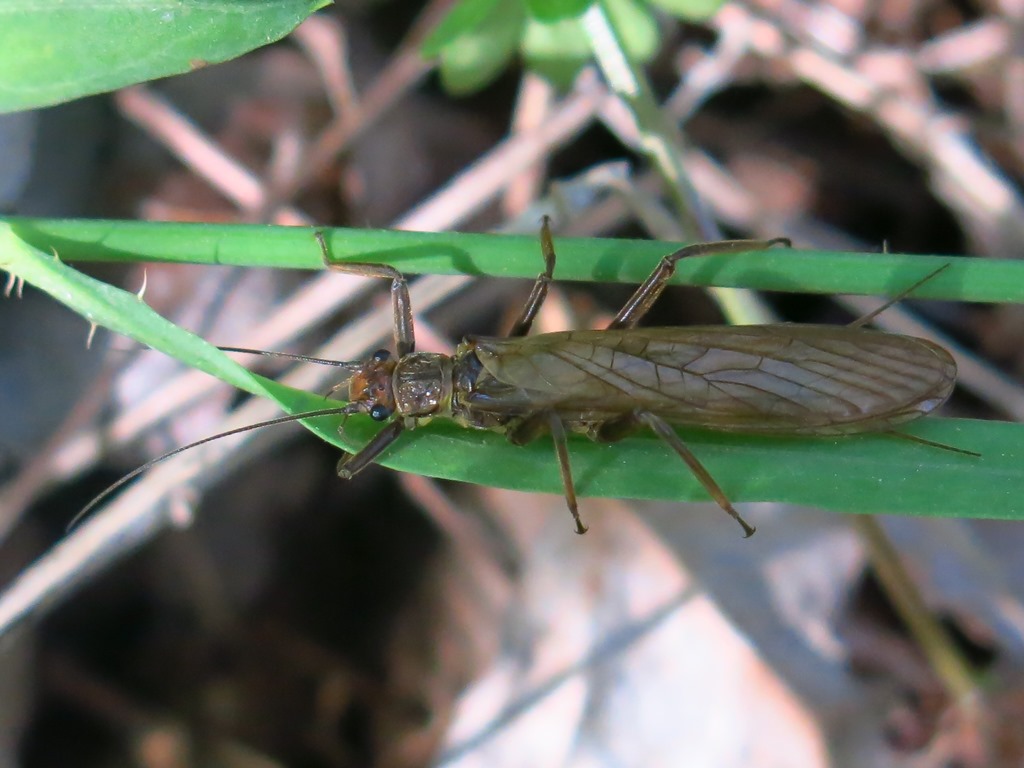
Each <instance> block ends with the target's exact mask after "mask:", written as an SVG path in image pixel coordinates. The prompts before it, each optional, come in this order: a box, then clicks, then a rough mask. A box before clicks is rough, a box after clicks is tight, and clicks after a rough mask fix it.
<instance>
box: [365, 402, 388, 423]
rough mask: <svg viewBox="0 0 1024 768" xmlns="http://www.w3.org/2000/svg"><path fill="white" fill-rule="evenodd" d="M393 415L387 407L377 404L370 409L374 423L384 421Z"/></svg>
mask: <svg viewBox="0 0 1024 768" xmlns="http://www.w3.org/2000/svg"><path fill="white" fill-rule="evenodd" d="M390 415H391V409H390V408H388V407H387V406H386V405H381V404H380V403H377V404H376V405H374V406H373V407H372V408H371V409H370V418H371V419H373V420H374V421H384V420H385V419H387V418H388V417H389V416H390Z"/></svg>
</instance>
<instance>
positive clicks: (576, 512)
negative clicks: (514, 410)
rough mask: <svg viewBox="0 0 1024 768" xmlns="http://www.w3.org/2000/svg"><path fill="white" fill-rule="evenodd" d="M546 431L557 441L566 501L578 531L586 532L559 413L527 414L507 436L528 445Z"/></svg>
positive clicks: (557, 454)
mask: <svg viewBox="0 0 1024 768" xmlns="http://www.w3.org/2000/svg"><path fill="white" fill-rule="evenodd" d="M545 432H550V433H551V438H552V439H553V440H554V442H555V456H556V457H557V458H558V471H559V473H560V474H561V475H562V487H563V488H564V489H565V503H566V504H568V505H569V512H570V513H572V519H573V520H574V521H575V522H576V533H581V534H582V533H586V532H587V526H585V525H584V524H583V519H582V518H581V517H580V509H579V504H578V502H577V501H576V485H575V484H574V483H573V481H572V468H571V467H570V465H569V446H568V444H567V441H566V436H565V426H564V425H563V424H562V420H561V419H560V418H558V414H556V413H554V412H553V411H552V412H544V413H535V414H532V415H530V416H527V417H526V418H525V419H523V420H522V421H520V422H519V423H518V424H516V425H515V426H513V427H512V428H510V429H509V431H508V432H507V433H506V437H507V438H508V441H509V442H510V443H512V444H513V445H526V444H527V443H530V442H533V440H534V439H536V438H538V437H540V436H541V435H542V434H544V433H545Z"/></svg>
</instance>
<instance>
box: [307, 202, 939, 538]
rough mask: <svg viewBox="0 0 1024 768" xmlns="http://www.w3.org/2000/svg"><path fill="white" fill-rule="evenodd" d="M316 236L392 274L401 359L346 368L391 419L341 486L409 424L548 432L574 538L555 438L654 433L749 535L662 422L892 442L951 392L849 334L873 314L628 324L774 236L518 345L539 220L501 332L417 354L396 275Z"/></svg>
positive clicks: (348, 459) (542, 288)
mask: <svg viewBox="0 0 1024 768" xmlns="http://www.w3.org/2000/svg"><path fill="white" fill-rule="evenodd" d="M318 237H319V240H320V244H321V248H322V250H323V253H324V259H325V262H326V263H327V264H328V265H329V266H330V267H331V268H334V269H340V270H343V271H346V272H355V273H357V274H363V275H371V276H381V277H390V278H391V279H392V297H393V299H394V306H395V318H396V320H395V340H396V347H397V349H398V352H399V354H398V356H397V357H392V356H391V355H389V353H388V352H387V351H386V350H380V351H378V352H376V353H375V354H374V355H373V357H372V358H371V359H370V360H368V361H366V362H365V363H362V364H360V363H345V364H343V365H344V366H345V367H347V368H349V370H351V371H352V376H351V377H350V379H349V382H348V384H349V405H347V406H346V407H345V409H344V410H345V412H346V413H357V412H364V413H368V414H370V416H371V417H373V418H374V419H377V420H379V421H388V422H389V423H388V425H387V426H386V427H384V428H383V429H382V430H381V431H380V432H379V433H378V434H377V435H376V437H374V438H373V439H372V440H371V441H370V443H369V444H368V445H367V446H366V447H364V448H363V449H362V450H361V451H359V452H358V453H355V454H352V455H346V456H345V457H344V458H342V460H341V462H340V463H339V465H338V473H339V475H340V476H342V477H345V478H348V477H351V476H352V475H354V474H355V473H356V472H358V471H359V470H361V469H362V468H364V467H365V466H367V465H368V464H370V463H371V462H373V461H374V460H375V459H376V458H377V457H378V456H379V455H380V454H381V452H382V451H383V450H384V449H385V448H387V447H388V445H390V444H391V442H393V441H394V440H395V439H396V438H397V437H398V436H399V434H400V433H401V432H402V431H403V430H404V429H407V428H413V427H415V426H416V425H417V423H418V422H419V421H420V420H421V419H431V418H437V417H442V418H449V419H454V420H455V421H456V422H458V423H460V424H462V425H463V426H466V427H472V428H478V429H491V430H496V431H500V432H503V433H504V434H505V435H506V436H507V437H508V439H509V440H510V441H511V442H513V443H516V444H524V443H527V442H529V441H531V440H533V439H535V438H537V437H540V436H541V435H543V434H548V433H549V434H551V436H552V438H553V440H554V444H555V452H556V456H557V459H558V463H559V468H560V471H561V476H562V481H563V485H564V488H565V496H566V501H567V503H568V505H569V509H570V511H571V512H572V514H573V518H574V520H575V521H576V526H577V532H579V533H584V532H585V531H586V527H585V526H584V525H583V522H582V520H581V519H580V516H579V512H578V508H577V501H576V492H575V488H574V485H573V479H572V472H571V469H570V464H569V452H568V448H567V443H566V431H567V430H569V431H574V432H582V433H584V434H586V435H588V436H589V437H590V438H591V439H593V440H597V441H601V442H613V441H616V440H619V439H621V438H623V437H625V436H626V435H628V434H629V433H631V432H633V431H635V430H637V429H640V428H649V429H651V430H653V431H654V432H655V433H656V434H657V435H658V436H659V437H660V438H662V439H663V440H665V441H666V442H667V443H668V444H669V446H670V447H671V448H672V449H673V450H674V451H675V452H676V453H677V454H678V455H679V456H680V457H681V458H682V459H683V461H684V462H686V464H687V465H688V466H689V468H690V470H691V471H692V472H693V473H694V474H695V475H696V477H697V479H698V480H699V481H700V482H701V484H702V485H703V486H704V488H705V489H706V490H707V491H708V493H709V494H710V495H711V497H712V498H713V499H714V500H715V501H716V502H717V503H718V504H719V506H721V507H722V509H723V510H725V511H726V512H728V513H729V514H730V515H732V516H733V517H734V518H735V519H736V520H737V521H738V522H739V523H740V525H741V526H742V527H743V530H744V532H745V533H746V535H748V536H749V535H750V534H752V533H753V532H754V528H753V527H752V526H750V525H749V524H748V523H747V522H746V521H744V520H743V519H742V518H741V517H740V515H739V514H738V513H737V512H736V510H735V509H734V508H733V506H732V504H731V503H730V502H729V500H728V498H727V497H726V495H725V493H724V492H723V491H722V490H721V488H719V486H718V484H717V483H716V482H715V480H714V479H713V478H712V477H711V475H710V474H709V473H708V471H707V470H706V469H705V468H704V466H703V465H702V464H701V463H700V461H699V460H698V459H697V457H696V456H694V455H693V453H692V452H691V451H690V450H689V448H687V446H686V444H685V443H684V442H683V440H682V439H681V438H680V437H679V435H678V434H677V433H676V432H675V430H673V429H672V427H671V424H678V425H684V426H700V427H704V428H709V429H713V430H719V431H725V432H742V433H749V434H774V435H847V434H855V433H863V432H889V431H891V430H892V429H893V427H895V426H898V425H900V424H903V423H905V422H907V421H910V420H912V419H916V418H919V417H921V416H924V415H925V414H927V413H930V412H931V411H933V410H934V409H935V408H937V407H938V406H940V405H941V404H942V403H943V402H945V400H946V399H947V398H948V397H949V395H950V393H951V392H952V389H953V385H954V383H955V381H956V363H955V362H954V361H953V358H952V357H951V356H950V355H949V353H948V352H946V351H945V350H944V349H942V348H941V347H939V346H938V345H936V344H933V343H932V342H930V341H926V340H923V339H917V338H913V337H909V336H899V335H895V334H888V333H882V332H880V331H874V330H869V329H865V328H861V327H859V326H860V325H861V324H863V323H865V322H867V321H868V320H870V319H871V318H872V317H873V316H874V315H875V314H877V312H876V313H873V314H872V315H869V316H868V317H865V318H862V319H861V320H858V321H856V322H855V323H854V324H853V325H850V326H830V325H789V324H778V325H760V326H747V327H731V326H704V327H690V328H686V327H682V328H636V327H635V326H636V323H637V321H639V320H640V318H641V317H642V316H643V315H644V314H645V313H646V312H647V310H648V309H649V308H650V307H651V305H653V303H654V302H655V300H656V299H657V298H658V296H659V295H660V294H661V292H662V291H663V290H664V288H665V286H666V284H667V281H668V279H669V278H670V277H671V275H672V273H673V271H674V265H675V263H676V262H677V261H679V259H681V258H685V257H688V256H697V255H704V254H709V253H723V252H725V253H728V252H739V251H749V250H755V249H763V248H768V247H770V246H771V245H773V244H776V243H782V244H786V245H788V241H785V240H782V239H778V240H763V241H762V240H737V241H725V242H719V243H706V244H702V245H696V246H690V247H688V248H683V249H681V250H679V251H676V252H675V253H673V254H670V255H669V256H666V257H665V258H663V259H662V261H661V263H660V264H659V266H658V268H657V269H655V271H654V272H653V273H652V274H651V276H650V277H649V278H648V279H647V280H646V281H645V282H644V283H643V285H641V286H640V287H639V288H638V289H637V291H636V293H634V295H633V297H632V298H631V299H630V300H629V301H628V302H627V303H626V305H625V306H624V307H623V308H622V310H621V311H620V312H619V314H618V315H617V316H616V317H615V319H614V320H613V321H612V322H611V323H610V324H609V326H608V328H606V329H605V330H597V331H564V332H559V333H546V334H541V335H537V336H527V335H526V334H527V332H528V331H529V329H530V326H531V324H532V322H533V319H534V317H535V316H536V313H537V311H538V309H539V308H540V306H541V304H542V302H543V300H544V297H545V295H546V294H547V289H548V285H549V284H550V282H551V279H552V274H553V271H554V263H555V255H554V248H553V245H552V242H551V235H550V231H549V228H548V223H547V221H545V223H544V228H543V230H542V236H541V243H542V251H543V254H544V258H545V262H546V270H545V271H544V272H543V273H542V274H541V275H540V276H539V277H538V278H537V281H536V283H535V284H534V288H533V292H532V293H531V295H530V299H529V300H528V301H527V304H526V307H525V308H524V309H523V311H522V313H521V315H520V317H519V319H518V321H517V322H516V324H515V326H514V328H513V331H512V333H511V335H510V336H509V337H507V338H487V337H467V338H466V339H465V340H464V341H463V342H462V344H460V345H459V347H458V349H457V350H456V352H455V354H454V355H453V356H447V355H440V354H433V353H417V352H415V351H414V338H413V334H412V313H411V309H410V307H409V300H408V291H407V288H406V286H405V280H404V278H403V277H402V276H401V274H399V273H398V272H397V271H396V270H393V269H391V268H390V267H381V266H378V265H369V264H332V263H331V262H330V260H329V257H328V255H327V248H326V244H325V243H324V241H323V238H322V237H320V236H319V235H318ZM930 277H931V275H929V276H928V277H927V278H925V280H927V279H929V278H930ZM922 282H923V281H922ZM918 285H920V283H918ZM916 287H917V285H915V286H913V287H912V288H911V289H909V290H913V289H914V288H916ZM887 306H888V305H887ZM883 308H884V307H883ZM879 311H881V310H879ZM894 434H899V433H894ZM922 442H924V441H922ZM954 450H957V449H954Z"/></svg>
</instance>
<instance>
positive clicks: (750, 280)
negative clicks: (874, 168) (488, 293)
mask: <svg viewBox="0 0 1024 768" xmlns="http://www.w3.org/2000/svg"><path fill="white" fill-rule="evenodd" d="M0 221H5V220H3V219H0ZM6 221H7V222H9V223H10V225H11V226H12V228H13V230H14V232H15V233H16V234H17V235H18V237H20V238H21V239H23V240H25V241H26V242H27V243H30V244H31V245H33V246H35V247H36V248H37V249H39V250H41V251H47V252H48V251H50V250H51V249H55V250H56V251H57V253H59V254H60V256H61V259H63V260H64V261H83V262H85V261H115V262H126V261H127V262H132V263H138V262H140V261H142V262H145V261H162V262H186V263H189V264H208V265H218V266H224V265H228V266H244V267H283V268H289V269H321V268H322V266H323V265H322V263H321V260H320V252H319V250H318V249H317V247H316V242H315V241H314V239H313V234H312V230H309V229H305V228H301V227H273V226H265V225H239V224H164V223H154V222H133V221H103V220H85V219H79V220H75V219H20V218H9V219H6ZM538 229H539V225H538ZM323 231H324V232H325V234H326V235H327V239H328V244H329V247H330V249H331V255H332V258H334V259H336V260H339V261H341V260H351V261H367V262H377V263H386V264H391V265H392V266H395V267H397V268H398V269H400V270H401V271H402V272H404V273H406V274H442V275H443V274H466V275H481V276H482V275H487V276H491V277H519V278H529V279H532V278H533V277H535V276H536V274H537V272H538V271H539V268H540V265H541V258H540V246H539V244H538V239H537V237H533V236H515V235H506V236H495V235H486V234H468V233H467V234H463V233H452V232H444V233H427V232H402V231H396V230H371V229H341V228H334V229H328V228H323ZM681 245H684V244H682V243H669V242H660V241H656V240H616V239H611V238H556V241H555V248H556V250H557V251H558V266H557V268H556V269H555V279H557V280H585V281H595V282H624V283H639V282H641V281H642V280H643V279H644V278H646V277H647V275H648V274H650V272H651V270H652V269H653V268H654V266H655V264H657V262H658V260H659V259H660V258H661V257H662V256H664V255H665V254H666V253H669V252H671V251H673V250H675V249H676V248H677V247H679V246H681ZM798 245H799V244H798ZM944 264H949V265H950V266H949V268H948V269H946V270H945V271H943V272H942V274H940V275H937V276H936V277H935V278H934V279H932V280H929V281H928V283H926V284H925V285H924V286H922V287H921V288H920V289H919V290H917V291H915V292H914V297H915V298H930V299H948V300H952V301H973V302H992V303H1024V261H1019V260H1012V259H986V258H975V257H972V258H964V257H955V256H918V255H906V254H895V253H843V252H836V251H810V250H807V251H804V250H799V249H786V248H772V249H770V250H767V251H757V252H754V253H748V254H735V255H729V256H708V257H702V258H700V259H689V260H683V261H681V262H679V264H678V265H677V272H676V278H675V280H674V282H675V283H678V284H680V285H684V284H685V285H701V286H709V285H717V286H723V287H736V288H754V289H759V290H771V291H795V292H808V293H851V294H867V295H894V294H897V293H899V292H900V291H902V290H904V289H905V288H906V287H907V286H908V285H911V284H913V283H914V282H915V281H917V280H919V279H920V278H921V277H923V276H924V275H927V274H929V273H930V272H932V271H934V270H935V269H937V268H938V267H940V266H942V265H944Z"/></svg>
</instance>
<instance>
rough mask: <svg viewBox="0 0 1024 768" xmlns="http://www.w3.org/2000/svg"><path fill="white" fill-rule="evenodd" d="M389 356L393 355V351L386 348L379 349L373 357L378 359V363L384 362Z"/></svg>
mask: <svg viewBox="0 0 1024 768" xmlns="http://www.w3.org/2000/svg"><path fill="white" fill-rule="evenodd" d="M389 357H391V353H390V352H388V351H387V350H386V349H378V350H377V351H376V352H374V353H373V359H374V360H376V361H377V362H378V363H383V362H384V361H385V360H387V359H388V358H389Z"/></svg>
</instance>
